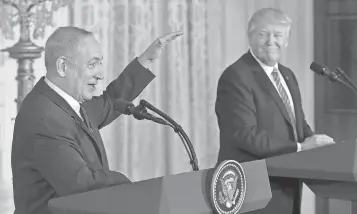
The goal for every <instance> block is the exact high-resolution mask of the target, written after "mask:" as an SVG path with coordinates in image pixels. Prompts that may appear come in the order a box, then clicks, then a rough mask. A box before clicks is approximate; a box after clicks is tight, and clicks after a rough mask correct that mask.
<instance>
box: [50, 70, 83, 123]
mask: <svg viewBox="0 0 357 214" xmlns="http://www.w3.org/2000/svg"><path fill="white" fill-rule="evenodd" d="M44 80H45V82H46V83H47V84H48V86H50V87H51V88H52V89H53V90H54V91H55V92H57V93H58V94H59V95H60V96H61V97H62V98H63V99H64V100H66V101H67V103H68V104H69V105H70V106H71V107H72V108H73V110H74V111H75V112H76V113H77V114H78V116H80V103H79V102H78V101H77V100H76V99H74V98H73V97H72V96H71V95H69V94H67V93H66V92H65V91H63V90H62V89H61V88H59V87H58V86H57V85H55V84H54V83H52V82H51V81H50V80H49V79H47V77H45V79H44Z"/></svg>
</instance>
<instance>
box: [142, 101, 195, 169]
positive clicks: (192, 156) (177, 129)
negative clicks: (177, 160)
mask: <svg viewBox="0 0 357 214" xmlns="http://www.w3.org/2000/svg"><path fill="white" fill-rule="evenodd" d="M140 104H142V105H143V106H145V107H147V108H148V109H150V110H152V111H154V112H155V113H157V114H158V115H160V116H161V117H163V118H165V119H166V120H167V121H169V122H170V123H171V124H172V126H171V127H172V128H173V129H174V131H175V132H176V133H178V134H179V136H180V137H183V139H184V140H185V141H186V143H184V145H185V148H186V151H187V153H188V156H189V158H190V164H191V165H192V169H193V171H198V170H199V168H198V161H197V157H196V153H195V150H194V148H193V146H192V143H191V141H190V139H189V138H188V136H187V134H186V133H185V131H184V130H183V129H182V127H181V126H180V125H179V124H177V123H176V122H175V121H174V120H173V119H171V118H170V117H169V116H168V115H166V114H165V113H164V112H162V111H160V110H159V109H157V108H155V107H154V106H153V105H151V104H150V103H149V102H147V101H146V100H140ZM186 144H187V145H186ZM186 146H188V150H187V147H186Z"/></svg>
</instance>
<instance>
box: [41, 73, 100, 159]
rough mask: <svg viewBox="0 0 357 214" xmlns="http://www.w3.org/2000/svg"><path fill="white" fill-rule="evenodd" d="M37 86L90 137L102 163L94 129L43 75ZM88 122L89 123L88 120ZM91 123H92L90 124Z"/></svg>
mask: <svg viewBox="0 0 357 214" xmlns="http://www.w3.org/2000/svg"><path fill="white" fill-rule="evenodd" d="M38 86H39V92H40V93H42V94H44V95H45V96H47V97H48V98H49V99H51V100H52V101H53V102H54V103H55V104H56V105H57V106H58V107H60V108H61V109H62V110H63V111H65V112H66V113H67V114H68V116H70V117H71V118H72V119H73V120H74V121H75V123H76V124H77V125H78V126H79V127H80V128H81V129H82V130H83V131H84V132H85V133H86V134H87V135H88V136H89V137H90V138H91V141H92V144H93V146H94V148H95V150H96V152H97V155H98V157H99V160H100V161H101V164H102V165H103V159H102V151H103V150H102V149H103V148H101V147H103V146H100V145H102V143H100V142H98V139H97V138H96V136H95V134H94V131H93V130H89V128H88V127H87V126H86V125H85V124H84V122H83V121H82V119H81V118H80V117H79V116H78V114H77V113H76V112H75V111H74V110H73V108H72V107H71V106H70V105H69V104H68V102H67V101H66V100H65V99H63V98H62V97H61V96H60V95H59V94H57V93H56V92H55V91H54V90H53V89H52V88H51V87H50V86H49V85H47V83H46V82H45V81H44V77H42V78H41V79H40V80H39V83H38ZM89 123H91V122H90V121H89ZM91 125H92V124H91Z"/></svg>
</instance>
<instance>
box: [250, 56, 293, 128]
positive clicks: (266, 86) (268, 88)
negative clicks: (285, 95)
mask: <svg viewBox="0 0 357 214" xmlns="http://www.w3.org/2000/svg"><path fill="white" fill-rule="evenodd" d="M246 57H247V58H246V60H247V63H248V65H250V67H251V69H252V71H253V74H254V76H255V78H256V80H257V82H258V85H259V86H260V87H262V89H263V91H265V92H266V93H267V94H269V96H271V97H272V99H273V100H274V101H275V103H276V104H277V106H278V107H279V109H280V111H281V113H282V114H283V116H284V118H285V120H286V121H287V122H288V123H289V124H290V126H291V127H293V126H292V123H291V121H290V117H289V114H288V112H287V110H286V108H285V105H284V103H283V100H282V99H281V97H280V95H279V93H278V91H277V90H276V88H275V86H274V85H273V83H272V82H271V81H270V79H269V77H268V76H267V74H266V73H265V72H264V70H263V68H262V67H261V66H260V65H259V63H258V62H257V61H256V60H255V59H254V57H253V56H252V54H251V53H250V51H248V53H247V54H246ZM279 70H280V68H279Z"/></svg>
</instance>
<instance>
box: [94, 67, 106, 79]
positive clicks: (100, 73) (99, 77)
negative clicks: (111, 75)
mask: <svg viewBox="0 0 357 214" xmlns="http://www.w3.org/2000/svg"><path fill="white" fill-rule="evenodd" d="M94 77H95V78H96V79H98V80H103V79H104V72H103V70H102V69H100V70H99V71H98V72H97V73H96V75H95V76H94Z"/></svg>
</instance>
